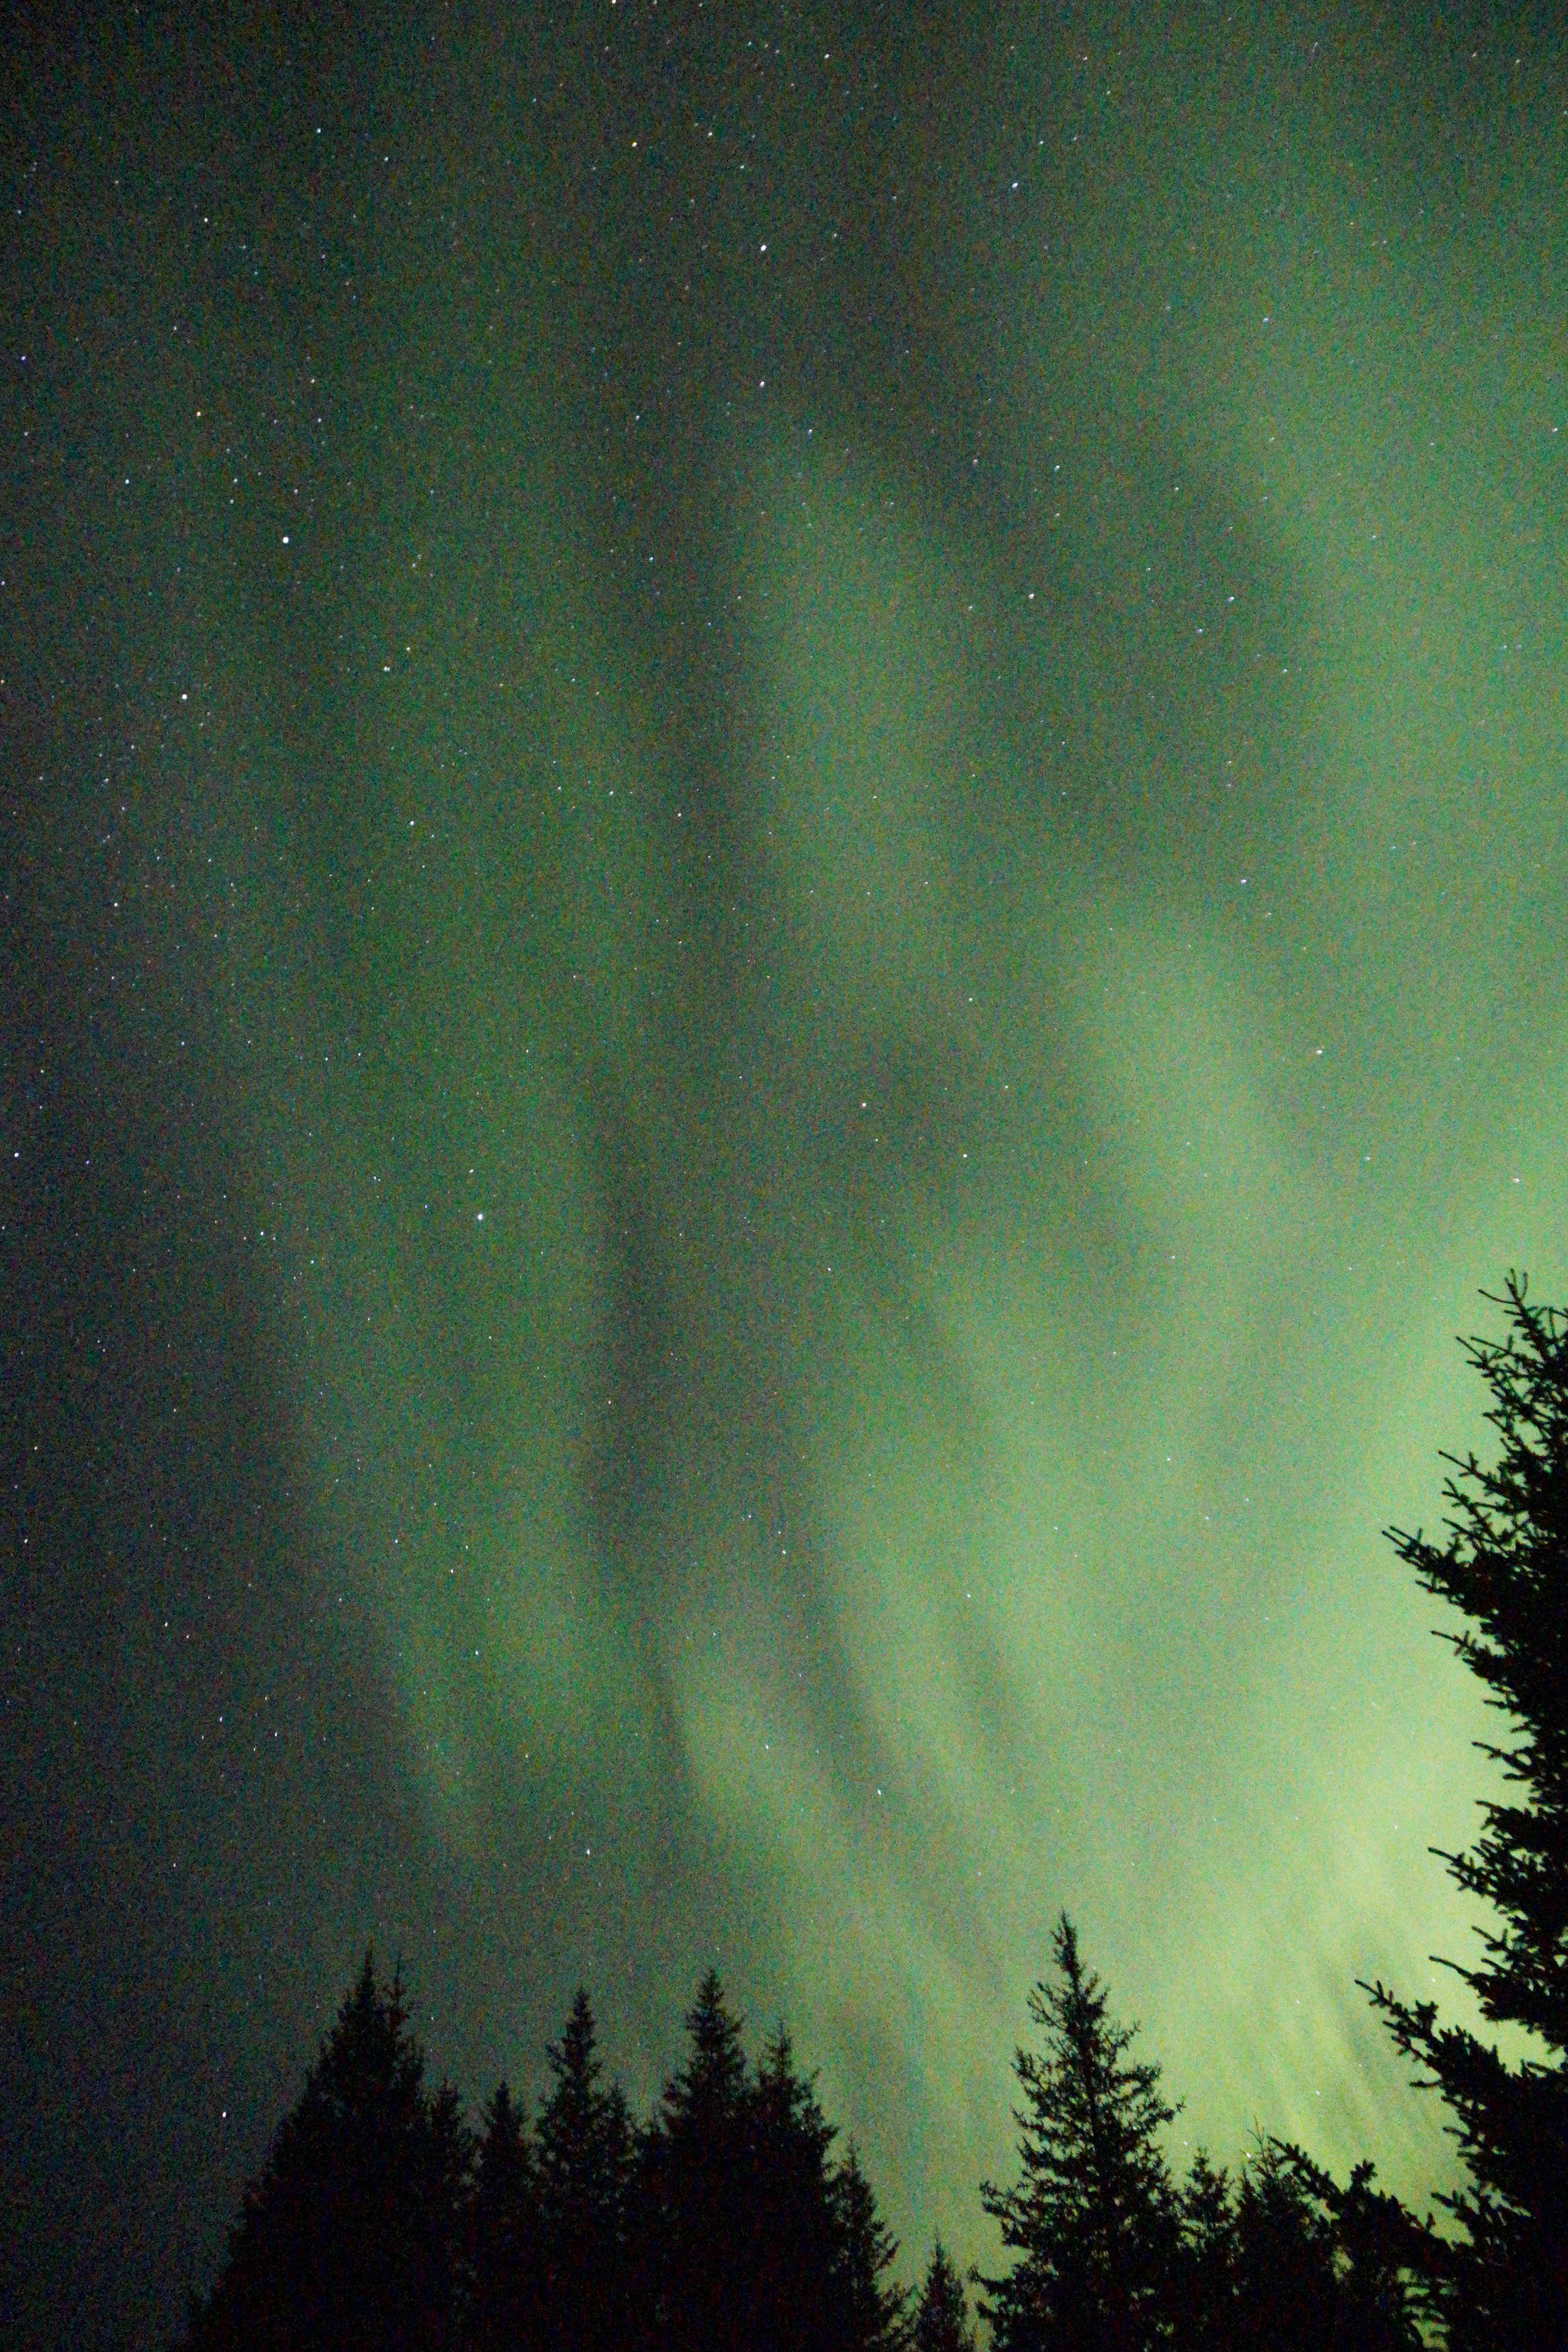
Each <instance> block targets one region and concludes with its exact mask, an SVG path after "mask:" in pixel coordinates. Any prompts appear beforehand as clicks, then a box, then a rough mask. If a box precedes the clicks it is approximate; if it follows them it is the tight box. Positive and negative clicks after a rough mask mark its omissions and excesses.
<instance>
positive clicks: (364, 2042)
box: [188, 1951, 471, 2352]
mask: <svg viewBox="0 0 1568 2352" xmlns="http://www.w3.org/2000/svg"><path fill="white" fill-rule="evenodd" d="M470 2158H471V2143H470V2140H469V2137H468V2132H467V2130H466V2128H465V2126H464V2125H463V2122H462V2119H461V2116H460V2115H459V2112H458V2100H457V2095H456V2094H455V2093H454V2092H453V2091H452V2090H451V2089H450V2088H449V2087H448V2086H446V2085H443V2086H442V2088H441V2089H440V2090H438V2091H437V2092H436V2093H435V2094H434V2095H431V2094H430V2093H428V2092H427V2091H426V2088H425V2061H424V2057H423V2054H422V2053H421V2051H420V2049H419V2045H418V2043H417V2042H416V2041H415V2040H414V2038H413V2036H412V2035H411V2034H410V2032H409V2031H408V2021H407V2013H406V2011H405V2007H404V2001H403V1989H402V1984H401V1980H400V1979H398V1978H397V1977H394V1979H393V1980H392V1982H391V1983H390V1984H389V1985H388V1984H385V1983H383V1982H382V1981H381V1980H380V1979H378V1977H377V1975H376V1971H375V1962H374V1955H373V1954H372V1953H370V1952H368V1951H367V1952H366V1954H365V1958H364V1965H363V1968H362V1969H361V1971H360V1974H359V1977H358V1979H357V1980H356V1982H355V1984H354V1986H353V1990H351V1991H350V1993H349V1994H348V1996H347V1998H346V2000H344V2002H343V2005H342V2009H341V2010H340V2011H339V2012H338V2018H337V2022H336V2024H335V2025H334V2026H333V2027H332V2030H331V2032H330V2033H329V2034H328V2035H327V2036H326V2039H325V2040H324V2041H323V2042H322V2044H321V2053H320V2055H319V2056H318V2058H317V2060H316V2063H315V2064H314V2065H313V2066H312V2068H311V2069H310V2074H309V2076H308V2077H307V2079H306V2084H305V2088H304V2092H303V2094H302V2095H301V2097H300V2102H299V2105H297V2106H296V2107H295V2108H294V2110H293V2112H292V2113H291V2114H290V2115H289V2116H286V2117H285V2119H284V2121H283V2123H282V2124H281V2125H280V2126H279V2130H278V2134H277V2137H276V2138H275V2139H274V2141H273V2144H272V2149H271V2153H270V2155H269V2156H268V2161H267V2166H266V2168H265V2170H264V2171H263V2173H262V2175H261V2178H260V2179H259V2180H258V2181H257V2182H256V2183H254V2184H253V2186H252V2187H251V2188H250V2189H247V2191H246V2195H245V2199H244V2201H243V2203H242V2206H241V2209H240V2213H239V2217H238V2219H237V2221H236V2223H235V2225H234V2227H233V2229H232V2230H231V2231H230V2232H229V2240H228V2248H227V2253H226V2260H225V2262H224V2264H223V2266H222V2269H221V2271H220V2273H219V2275H218V2278H217V2281H216V2284H215V2286H214V2288H213V2290H212V2293H211V2294H210V2295H209V2296H208V2297H207V2298H206V2299H205V2302H199V2303H197V2304H195V2305H194V2307H193V2309H192V2313H191V2323H190V2331H189V2339H188V2340H189V2345H190V2352H252V2348H253V2347H254V2352H262V2348H263V2347H265V2352H292V2347H306V2346H312V2345H317V2344H323V2343H330V2344H332V2345H334V2346H339V2347H345V2352H436V2348H437V2347H447V2346H448V2345H450V2344H451V2343H452V2342H453V2341H454V2337H455V2331H456V2326H457V2319H458V2271H459V2239H460V2233H461V2231H462V2227H463V2217H464V2206H465V2199H466V2192H467V2184H468V2168H469V2163H470Z"/></svg>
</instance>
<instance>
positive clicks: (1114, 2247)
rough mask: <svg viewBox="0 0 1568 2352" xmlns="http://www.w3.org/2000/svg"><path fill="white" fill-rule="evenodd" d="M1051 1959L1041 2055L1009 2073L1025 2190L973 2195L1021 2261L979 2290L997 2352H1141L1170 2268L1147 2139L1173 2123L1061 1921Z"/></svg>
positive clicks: (1040, 1994)
mask: <svg viewBox="0 0 1568 2352" xmlns="http://www.w3.org/2000/svg"><path fill="white" fill-rule="evenodd" d="M1053 1952H1054V1956H1055V1959H1056V1964H1057V1971H1058V1979H1059V1981H1058V1982H1057V1983H1055V1984H1053V1985H1049V1986H1047V1985H1046V1984H1043V1983H1042V1984H1038V1985H1037V1986H1036V1987H1035V1989H1034V1990H1033V1991H1032V1992H1031V1994H1030V1996H1029V2014H1030V2016H1031V2017H1032V2018H1033V2020H1034V2021H1035V2023H1036V2024H1037V2025H1038V2026H1040V2027H1042V2028H1043V2029H1044V2031H1045V2035H1046V2042H1045V2048H1044V2051H1043V2052H1042V2053H1039V2054H1037V2053H1034V2052H1033V2051H1029V2050H1024V2049H1020V2050H1019V2051H1018V2052H1017V2053H1016V2056H1015V2059H1014V2072H1015V2073H1016V2076H1017V2079H1018V2083H1019V2085H1020V2087H1021V2090H1022V2093H1023V2104H1022V2105H1021V2106H1019V2107H1017V2108H1016V2109H1015V2110H1014V2120H1015V2121H1016V2124H1017V2126H1018V2130H1019V2143H1018V2154H1019V2159H1020V2162H1021V2164H1022V2167H1023V2178H1022V2179H1021V2180H1020V2181H1019V2182H1018V2183H1017V2185H1016V2187H1015V2188H1012V2189H998V2188H996V2187H995V2186H994V2184H993V2183H992V2182H990V2181H985V2182H984V2183H983V2184H982V2187H981V2201H982V2203H983V2204H984V2208H985V2210H986V2211H987V2212H988V2213H990V2214H991V2215H993V2216H994V2219H995V2220H997V2221H1000V2223H1001V2225H1002V2240H1003V2243H1004V2244H1005V2246H1007V2247H1008V2248H1009V2249H1011V2250H1012V2251H1014V2252H1016V2254H1017V2255H1018V2257H1019V2259H1018V2261H1017V2263H1016V2265H1015V2267H1014V2269H1013V2270H1012V2271H1011V2272H1009V2273H1007V2274H1006V2275H1005V2277H1001V2278H990V2277H982V2279H981V2282H980V2284H982V2286H983V2287H984V2288H985V2290H986V2291H987V2294H988V2296H989V2301H988V2302H985V2303H983V2304H982V2306H981V2307H982V2310H983V2311H984V2315H985V2316H986V2317H987V2318H988V2319H989V2320H990V2322H991V2326H992V2330H993V2341H994V2345H995V2346H996V2347H997V2352H1147V2347H1152V2346H1153V2345H1155V2344H1157V2343H1158V2342H1159V2341H1160V2340H1161V2336H1162V2334H1163V2327H1164V2321H1165V2305H1166V2303H1167V2299H1168V2282H1169V2280H1170V2277H1171V2274H1172V2271H1173V2265H1174V2262H1175V2253H1176V2244H1177V2231H1178V2210H1177V2202H1176V2196H1175V2192H1174V2189H1173V2187H1172V2183H1171V2179H1170V2174H1169V2171H1168V2168H1167V2167H1166V2163H1165V2159H1164V2157H1163V2154H1162V2152H1161V2149H1160V2147H1159V2142H1158V2134H1159V2133H1160V2131H1161V2130H1162V2129H1163V2126H1165V2125H1166V2124H1167V2123H1169V2122H1170V2121H1171V2119H1172V2117H1173V2116H1174V2114H1175V2112H1176V2110H1175V2108H1174V2107H1173V2106H1172V2105H1169V2103H1168V2102H1167V2101H1166V2100H1165V2099H1164V2098H1163V2097H1162V2096H1161V2094H1160V2088H1159V2083H1160V2069H1159V2067H1158V2066H1156V2065H1152V2064H1146V2063H1132V2062H1131V2060H1130V2059H1129V2057H1128V2054H1127V2053H1128V2051H1129V2049H1130V2048H1131V2043H1132V2042H1133V2041H1134V2039H1135V2038H1136V2034H1137V2028H1136V2027H1135V2026H1121V2025H1117V2024H1114V2023H1112V2021H1111V2020H1110V2016H1109V2014H1108V2007H1109V2004H1108V2000H1107V1996H1106V1994H1105V1993H1104V1992H1103V1991H1102V1990H1101V1989H1100V1979H1098V1977H1095V1976H1094V1975H1092V1974H1090V1973H1089V1971H1088V1970H1087V1969H1085V1967H1084V1965H1083V1962H1082V1960H1081V1958H1079V1948H1078V1937H1077V1935H1076V1933H1075V1931H1074V1929H1073V1926H1072V1922H1071V1921H1070V1920H1069V1919H1068V1916H1067V1914H1066V1913H1065V1912H1064V1913H1063V1914H1062V1916H1061V1918H1060V1920H1059V1921H1058V1925H1057V1928H1056V1932H1055V1936H1054V1937H1053Z"/></svg>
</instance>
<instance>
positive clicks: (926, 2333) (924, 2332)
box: [910, 2238, 976, 2352]
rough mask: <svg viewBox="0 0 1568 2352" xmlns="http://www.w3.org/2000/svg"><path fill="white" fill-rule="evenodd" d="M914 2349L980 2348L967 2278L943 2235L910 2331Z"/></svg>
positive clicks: (969, 2351) (951, 2351)
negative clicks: (972, 2323)
mask: <svg viewBox="0 0 1568 2352" xmlns="http://www.w3.org/2000/svg"><path fill="white" fill-rule="evenodd" d="M910 2352H976V2347H975V2342H974V2330H973V2327H972V2326H970V2324H969V2305H968V2303H967V2301H966V2299H965V2296H964V2293H963V2280H962V2279H961V2278H960V2277H959V2275H958V2273H957V2272H956V2271H955V2270H954V2268H953V2266H952V2262H951V2261H950V2260H949V2258H948V2252H947V2249H946V2247H945V2246H944V2245H943V2244H942V2240H941V2239H940V2238H938V2239H937V2241H936V2242H935V2243H934V2245H933V2246H932V2247H931V2260H930V2262H929V2263H927V2264H926V2274H925V2279H924V2283H923V2284H922V2285H921V2299H920V2303H919V2305H917V2307H916V2311H915V2320H914V2326H913V2328H912V2330H911V2331H910Z"/></svg>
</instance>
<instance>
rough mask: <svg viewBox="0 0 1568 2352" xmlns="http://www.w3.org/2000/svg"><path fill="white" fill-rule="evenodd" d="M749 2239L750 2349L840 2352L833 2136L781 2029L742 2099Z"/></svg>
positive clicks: (757, 2351) (746, 2235) (745, 2228)
mask: <svg viewBox="0 0 1568 2352" xmlns="http://www.w3.org/2000/svg"><path fill="white" fill-rule="evenodd" d="M748 2097H749V2121H748V2125H747V2130H746V2148H747V2158H746V2165H747V2176H746V2197H745V2201H746V2212H745V2217H744V2221H743V2224H742V2230H743V2235H744V2238H745V2242H746V2249H747V2251H746V2253H745V2263H746V2267H747V2272H748V2274H749V2285H748V2301H749V2305H750V2310H751V2318H750V2323H749V2334H748V2341H749V2343H750V2345H751V2346H752V2352H837V2346H838V2345H839V2343H840V2342H841V2341H842V2340H843V2338H842V2330H841V2329H840V2327H839V2326H838V2322H837V2315H836V2314H835V2311H834V2308H833V2303H832V2297H831V2295H830V2293H829V2281H830V2279H831V2276H832V2273H833V2267H834V2259H835V2236H834V2214H833V2210H832V2204H831V2200H830V2195H829V2186H828V2161H827V2159H828V2152H829V2150H830V2148H831V2147H832V2145H833V2142H834V2140H835V2138H836V2137H837V2133H836V2132H835V2130H834V2128H833V2126H832V2125H831V2124H830V2123H828V2122H827V2121H826V2117H825V2116H824V2115H823V2113H822V2109H821V2107H820V2106H819V2105H818V2104H817V2099H816V2090H815V2087H814V2086H813V2084H811V2082H809V2081H808V2080H806V2079H805V2077H803V2076H802V2075H801V2074H798V2073H797V2072H796V2071H795V2053H794V2049H793V2047H792V2045H791V2042H790V2038H789V2035H788V2033H787V2032H785V2030H784V2027H783V2025H780V2026H779V2028H778V2029H777V2031H776V2032H775V2033H774V2035H773V2039H772V2041H771V2042H769V2043H768V2045H767V2048H766V2049H765V2050H764V2051H763V2055H762V2058H761V2060H760V2062H759V2063H758V2067H757V2073H756V2079H755V2082H754V2084H752V2087H751V2090H750V2092H749V2095H748Z"/></svg>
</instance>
